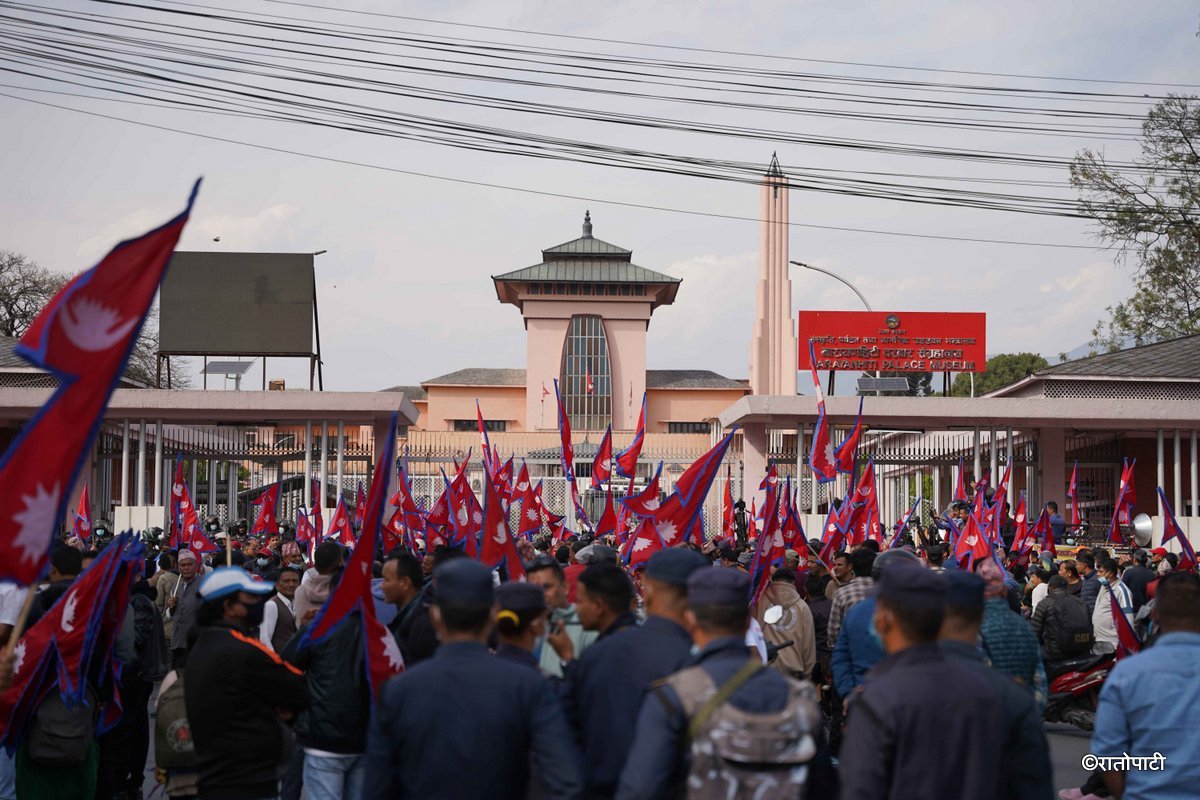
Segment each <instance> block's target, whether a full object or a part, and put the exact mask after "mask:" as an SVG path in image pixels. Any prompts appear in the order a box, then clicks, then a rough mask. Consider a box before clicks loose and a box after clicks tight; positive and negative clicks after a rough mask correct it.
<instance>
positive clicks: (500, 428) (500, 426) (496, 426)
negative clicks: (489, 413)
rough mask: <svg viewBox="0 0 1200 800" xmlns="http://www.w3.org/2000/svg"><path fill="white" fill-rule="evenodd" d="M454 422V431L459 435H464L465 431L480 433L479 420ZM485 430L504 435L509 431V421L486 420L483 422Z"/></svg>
mask: <svg viewBox="0 0 1200 800" xmlns="http://www.w3.org/2000/svg"><path fill="white" fill-rule="evenodd" d="M452 422H453V423H454V430H455V431H457V432H459V433H462V432H464V431H478V430H479V420H475V419H456V420H452ZM483 428H484V430H486V431H487V432H488V433H504V431H506V430H508V420H504V419H485V420H484V421H483Z"/></svg>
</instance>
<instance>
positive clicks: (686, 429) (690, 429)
mask: <svg viewBox="0 0 1200 800" xmlns="http://www.w3.org/2000/svg"><path fill="white" fill-rule="evenodd" d="M708 432H709V425H708V423H707V422H668V423H667V433H708Z"/></svg>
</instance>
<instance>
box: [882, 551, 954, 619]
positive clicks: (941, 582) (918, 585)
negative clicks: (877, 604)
mask: <svg viewBox="0 0 1200 800" xmlns="http://www.w3.org/2000/svg"><path fill="white" fill-rule="evenodd" d="M877 586H878V587H879V591H878V593H877V595H876V596H877V597H878V598H879V599H880V600H882V601H883V602H884V603H886V604H887V605H890V606H896V607H897V608H926V609H935V608H936V609H940V608H942V607H943V606H944V605H945V604H946V579H945V578H943V577H942V576H941V573H938V572H933V571H932V570H928V569H925V568H924V567H922V566H919V565H915V564H906V563H904V562H897V563H896V564H895V565H892V566H890V568H889V569H887V570H886V571H884V573H883V574H882V575H880V576H879V583H878V584H877Z"/></svg>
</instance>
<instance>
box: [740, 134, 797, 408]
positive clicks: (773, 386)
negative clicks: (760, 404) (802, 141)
mask: <svg viewBox="0 0 1200 800" xmlns="http://www.w3.org/2000/svg"><path fill="white" fill-rule="evenodd" d="M787 186H788V181H787V178H786V177H785V176H784V174H783V171H782V170H780V169H779V160H778V159H777V158H776V157H775V155H774V154H772V155H771V166H770V167H769V168H768V169H767V174H766V176H764V178H763V183H762V204H761V205H762V208H761V210H760V212H759V217H760V219H762V234H761V248H762V250H761V255H760V257H759V270H758V303H757V317H756V319H755V322H754V338H753V339H751V341H750V391H751V392H752V393H753V394H784V395H790V394H795V393H796V364H797V361H796V320H795V318H794V317H793V316H792V280H791V278H789V277H788V188H787Z"/></svg>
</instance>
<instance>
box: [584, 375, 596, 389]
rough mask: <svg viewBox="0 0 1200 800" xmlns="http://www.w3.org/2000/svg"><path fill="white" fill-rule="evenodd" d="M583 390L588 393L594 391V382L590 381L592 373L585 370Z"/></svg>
mask: <svg viewBox="0 0 1200 800" xmlns="http://www.w3.org/2000/svg"><path fill="white" fill-rule="evenodd" d="M583 391H585V392H586V393H588V394H594V393H595V392H596V384H594V383H593V382H592V373H591V372H589V371H587V370H584V372H583Z"/></svg>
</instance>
